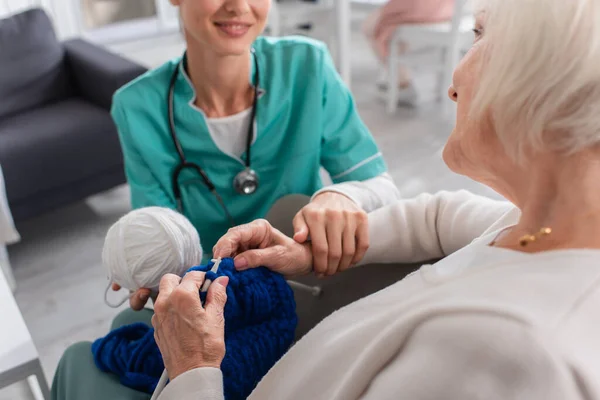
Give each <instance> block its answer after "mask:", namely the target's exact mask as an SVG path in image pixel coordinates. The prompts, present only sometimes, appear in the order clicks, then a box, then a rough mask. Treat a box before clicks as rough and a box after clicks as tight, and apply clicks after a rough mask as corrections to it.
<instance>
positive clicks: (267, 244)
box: [213, 219, 312, 277]
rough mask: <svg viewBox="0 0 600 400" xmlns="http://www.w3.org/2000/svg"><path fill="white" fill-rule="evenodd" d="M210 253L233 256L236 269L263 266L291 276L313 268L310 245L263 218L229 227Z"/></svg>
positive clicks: (302, 273) (304, 273)
mask: <svg viewBox="0 0 600 400" xmlns="http://www.w3.org/2000/svg"><path fill="white" fill-rule="evenodd" d="M213 256H214V257H217V258H218V257H233V258H234V264H235V268H236V269H237V270H238V271H242V270H245V269H248V268H256V267H260V266H264V267H267V268H269V269H270V270H271V271H275V272H279V273H280V274H282V275H284V276H286V277H294V276H301V275H307V274H309V273H310V272H311V270H312V253H311V246H310V245H309V244H305V245H301V244H299V243H297V242H295V241H294V240H293V239H291V238H289V237H287V236H285V235H284V234H283V233H281V232H280V231H278V230H277V229H275V228H273V227H272V226H271V224H270V223H269V222H267V221H266V220H263V219H261V220H256V221H254V222H251V223H249V224H245V225H240V226H237V227H235V228H231V229H230V230H229V231H228V232H227V233H226V234H225V235H224V236H223V237H221V239H219V241H218V242H217V244H216V245H215V247H214V248H213Z"/></svg>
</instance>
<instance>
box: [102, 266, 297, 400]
mask: <svg viewBox="0 0 600 400" xmlns="http://www.w3.org/2000/svg"><path fill="white" fill-rule="evenodd" d="M212 266H213V263H212V262H210V263H209V264H208V265H203V266H198V267H193V268H190V269H189V270H188V271H187V272H190V271H204V272H206V278H207V279H210V280H212V281H214V280H215V279H216V278H217V277H219V276H224V275H226V276H228V277H229V285H228V286H227V303H226V305H225V310H224V317H225V347H226V354H225V358H224V359H223V362H222V363H221V371H222V372H223V385H224V391H225V399H227V400H238V399H240V400H241V399H246V398H247V397H248V396H249V395H250V393H251V392H252V390H254V388H255V387H256V385H257V384H258V382H259V381H260V380H261V379H262V378H263V376H264V375H266V373H267V372H268V371H269V369H271V367H273V365H275V363H276V362H277V361H278V360H279V359H280V358H281V357H282V356H283V355H284V354H285V352H286V351H287V350H288V349H289V347H290V346H291V345H292V342H293V340H294V334H295V330H296V325H297V323H298V319H297V316H296V303H295V301H294V293H293V291H292V289H291V288H290V286H289V285H288V284H287V282H286V281H285V279H284V278H283V276H281V275H280V274H278V273H275V272H272V271H269V270H268V269H267V268H264V267H260V268H254V269H249V270H246V271H242V272H238V271H237V270H236V269H235V268H234V266H233V260H232V259H231V258H225V259H223V260H222V261H221V264H220V265H219V270H218V272H217V273H214V272H211V271H210V269H211V268H212ZM187 272H186V273H187ZM200 298H201V300H202V303H204V301H205V300H206V293H200ZM92 352H93V355H94V361H95V363H96V366H97V367H98V368H99V369H100V370H102V371H104V372H111V373H114V374H116V375H118V376H119V379H120V381H121V383H122V384H123V385H125V386H127V387H130V388H133V389H136V390H140V391H143V392H146V393H152V392H153V391H154V389H155V388H156V385H157V384H158V380H159V378H160V375H161V374H162V371H163V369H164V364H163V360H162V356H161V354H160V351H159V350H158V346H157V345H156V342H155V341H154V329H152V328H151V327H149V326H148V325H145V324H143V323H136V324H131V325H127V326H124V327H121V328H118V329H115V330H113V331H112V332H110V333H109V334H108V335H107V336H105V337H103V338H100V339H98V340H96V341H95V342H94V343H93V344H92Z"/></svg>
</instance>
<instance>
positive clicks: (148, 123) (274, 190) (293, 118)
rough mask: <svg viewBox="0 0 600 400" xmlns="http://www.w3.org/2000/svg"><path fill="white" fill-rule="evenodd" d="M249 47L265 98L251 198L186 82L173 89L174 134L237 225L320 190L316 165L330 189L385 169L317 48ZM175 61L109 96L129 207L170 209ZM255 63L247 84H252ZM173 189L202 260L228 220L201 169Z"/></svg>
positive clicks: (299, 43) (297, 40)
mask: <svg viewBox="0 0 600 400" xmlns="http://www.w3.org/2000/svg"><path fill="white" fill-rule="evenodd" d="M253 47H254V49H255V53H254V54H255V57H257V61H258V68H259V73H260V75H259V77H260V83H259V93H261V95H260V97H259V99H258V103H257V111H256V126H257V132H256V137H255V139H254V142H253V144H252V147H251V163H252V168H253V169H254V170H255V171H256V172H257V173H258V176H259V179H260V186H259V188H258V190H257V191H256V192H255V193H254V194H252V195H249V196H247V195H240V194H238V193H237V192H236V191H235V190H234V188H233V180H234V177H235V176H236V174H238V173H239V172H240V171H242V170H243V169H244V165H243V163H242V161H240V159H238V158H234V157H232V156H231V155H228V154H225V153H223V152H222V151H221V150H219V148H218V147H217V146H216V145H215V143H214V141H213V140H212V138H211V135H210V133H209V132H208V128H207V124H206V120H205V115H204V114H203V113H202V112H201V110H199V109H198V108H196V107H194V106H193V101H194V99H195V91H194V88H193V86H192V85H191V82H190V81H189V79H188V78H187V75H185V74H182V73H180V74H179V75H178V78H177V81H176V84H175V95H174V99H175V106H174V110H175V121H176V134H177V137H178V139H179V141H180V143H181V146H182V147H183V151H184V153H185V156H186V158H187V160H188V161H191V162H193V163H196V164H198V165H200V166H201V167H202V168H203V169H204V170H205V171H206V173H207V174H208V176H209V178H210V179H211V180H212V182H213V183H214V185H215V186H216V189H217V191H218V193H219V194H220V195H221V197H222V198H223V200H224V202H225V204H226V205H227V208H228V209H229V212H230V213H231V214H232V216H233V218H234V220H235V223H236V224H242V223H247V222H250V221H252V220H255V219H257V218H264V217H265V215H266V214H267V212H268V211H269V209H270V208H271V206H272V205H273V204H274V203H275V202H276V201H277V200H278V199H279V198H281V197H283V196H285V195H289V194H304V195H308V196H310V195H312V194H314V193H315V192H316V191H317V190H319V189H320V188H322V187H323V183H322V181H321V176H320V173H319V169H320V167H321V166H323V167H324V168H325V169H326V170H327V171H328V173H329V174H330V175H331V177H332V179H333V181H334V182H335V183H339V182H344V181H356V180H366V179H369V178H373V177H376V176H378V175H380V174H382V173H384V172H385V171H386V170H387V167H386V164H385V162H384V160H383V157H382V155H381V153H380V151H379V149H378V147H377V145H376V143H375V141H374V139H373V137H372V136H371V133H370V132H369V130H368V129H367V127H366V126H365V124H364V123H363V121H362V120H361V118H360V117H359V115H358V113H357V110H356V105H355V103H354V100H353V98H352V95H351V93H350V91H349V90H348V88H347V87H346V85H345V84H344V82H343V81H342V79H341V77H340V76H339V74H338V73H337V71H336V69H335V66H334V64H333V61H332V59H331V57H330V55H329V53H328V51H327V48H326V46H325V45H324V44H323V43H321V42H318V41H315V40H312V39H309V38H304V37H288V38H267V37H259V38H257V40H256V41H255V43H254V45H253ZM180 62H181V57H179V58H177V59H175V60H172V61H170V62H167V63H166V64H164V65H162V66H161V67H159V68H157V69H154V70H152V71H149V72H147V73H145V74H144V75H142V76H140V77H138V78H137V79H135V80H133V81H132V82H130V83H129V84H127V85H126V86H124V87H122V88H121V89H119V90H118V91H117V93H116V94H115V96H114V99H113V107H112V116H113V119H114V121H115V123H116V126H117V129H118V132H119V138H120V141H121V146H122V150H123V156H124V164H125V174H126V177H127V180H128V183H129V185H130V188H131V204H132V207H133V208H134V209H135V208H140V207H148V206H161V207H169V208H173V209H176V203H175V197H174V194H173V182H172V180H173V171H174V169H175V168H176V167H177V166H178V165H179V163H180V160H179V156H178V153H177V151H176V149H175V147H174V144H173V141H172V139H171V136H170V133H169V124H168V108H167V104H168V103H167V97H168V89H169V83H170V80H171V76H172V74H173V72H174V69H175V68H180V64H181V63H180ZM251 64H252V70H251V74H250V77H249V80H250V82H251V83H252V84H254V82H255V78H256V71H255V68H254V63H253V62H252V63H251ZM242 159H244V160H245V154H244V155H243V156H242ZM179 184H180V188H181V196H182V203H183V213H184V214H185V216H186V217H187V218H188V219H189V220H190V221H191V222H192V224H193V225H194V226H195V227H196V229H197V230H198V233H199V235H200V241H201V245H202V248H203V251H204V255H205V257H204V261H206V260H207V259H209V258H210V257H212V248H213V246H214V245H215V244H216V242H217V241H218V239H219V238H220V237H221V236H222V235H223V234H225V233H226V232H227V230H228V228H230V225H229V222H228V220H227V218H226V216H225V213H224V212H223V209H222V208H221V206H220V205H219V203H218V202H217V200H216V199H215V197H214V196H213V194H212V193H211V192H210V191H209V190H208V189H207V187H206V186H205V185H204V183H203V181H202V179H201V178H200V176H199V175H198V173H197V172H195V171H194V170H191V169H185V170H184V171H183V172H182V174H181V176H180V178H179Z"/></svg>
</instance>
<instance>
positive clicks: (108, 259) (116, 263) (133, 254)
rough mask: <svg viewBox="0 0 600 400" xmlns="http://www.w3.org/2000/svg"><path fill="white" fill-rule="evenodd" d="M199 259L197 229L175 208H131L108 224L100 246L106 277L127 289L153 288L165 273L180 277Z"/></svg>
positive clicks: (196, 263) (197, 262)
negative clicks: (111, 224)
mask: <svg viewBox="0 0 600 400" xmlns="http://www.w3.org/2000/svg"><path fill="white" fill-rule="evenodd" d="M201 260H202V247H201V245H200V238H199V236H198V232H197V231H196V229H195V228H194V226H193V225H192V224H191V223H190V221H189V220H188V219H187V218H186V217H185V216H183V215H181V214H179V213H178V212H176V211H173V210H171V209H168V208H163V207H145V208H140V209H137V210H133V211H131V212H129V213H128V214H126V215H125V216H123V217H122V218H121V219H119V220H118V221H117V222H116V223H115V224H114V225H113V226H111V227H110V229H109V230H108V233H107V234H106V238H105V240H104V248H103V249H102V263H103V264H104V267H105V268H106V269H107V271H108V274H109V278H110V279H111V280H112V281H113V282H114V283H117V284H119V285H120V286H121V287H123V288H126V289H129V290H137V289H139V288H149V289H154V290H155V289H157V288H158V285H159V283H160V279H161V278H162V277H163V275H165V274H167V273H172V274H177V275H179V276H182V275H183V274H184V273H185V271H186V270H187V269H188V268H190V267H192V266H194V265H198V264H199V263H200V262H201Z"/></svg>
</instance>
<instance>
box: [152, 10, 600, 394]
mask: <svg viewBox="0 0 600 400" xmlns="http://www.w3.org/2000/svg"><path fill="white" fill-rule="evenodd" d="M599 20H600V0H569V1H565V0H487V1H481V2H480V3H479V13H478V19H477V24H476V27H475V42H474V45H473V47H472V49H471V50H470V51H469V52H468V54H467V55H466V56H465V57H464V59H463V60H462V61H461V63H460V65H459V66H458V67H457V69H456V72H455V74H454V81H453V85H452V87H451V88H450V90H449V95H450V98H451V99H452V100H454V101H455V102H457V104H458V118H457V124H456V128H455V129H454V131H453V132H452V134H451V135H450V138H449V140H448V143H447V144H446V147H445V150H444V160H445V162H446V164H447V165H448V166H449V168H451V169H452V170H453V171H455V172H457V173H460V174H464V175H466V176H469V177H471V178H472V179H474V180H476V181H478V182H481V183H484V184H486V185H488V186H489V187H491V188H493V189H495V190H496V191H498V192H499V193H500V194H502V195H503V196H504V197H505V198H506V199H507V200H508V202H505V203H504V202H494V201H491V200H488V199H485V198H481V197H477V196H475V195H472V194H470V193H468V192H465V191H461V192H457V193H449V192H442V193H437V194H435V195H428V194H424V195H421V196H419V197H417V198H414V199H408V200H402V201H399V202H398V203H396V204H394V205H391V206H388V207H386V208H383V209H380V210H377V211H374V212H372V213H371V214H370V215H369V226H370V238H371V246H370V249H369V250H368V252H367V254H366V256H365V259H363V263H368V262H375V261H376V262H409V261H418V260H429V259H434V258H440V257H444V258H443V259H442V260H441V261H439V262H437V263H435V264H432V265H425V266H423V267H422V268H421V269H420V270H419V271H417V272H415V273H413V274H411V275H410V276H408V277H407V278H405V279H404V280H402V281H400V282H398V283H396V284H394V285H392V286H390V287H388V288H386V289H384V290H382V291H380V292H378V293H375V294H373V295H371V296H369V297H367V298H364V299H362V300H360V301H358V302H356V303H354V304H351V305H349V306H347V307H345V308H343V309H341V310H339V311H337V312H335V313H334V314H333V315H331V316H330V317H328V318H327V319H325V320H324V321H323V322H321V323H320V324H319V325H318V326H317V327H315V328H314V329H313V330H312V331H311V332H309V333H308V334H307V335H306V336H305V337H304V338H303V339H301V340H300V341H299V342H298V343H297V344H296V345H295V346H294V347H293V348H292V349H291V350H290V351H289V352H288V353H287V354H286V355H285V356H284V357H283V358H282V359H281V360H280V361H279V362H278V363H277V364H276V365H275V366H274V367H273V368H272V370H271V371H270V372H269V373H268V374H267V375H266V376H265V377H264V379H263V380H262V381H261V382H260V383H259V384H258V386H257V387H256V389H255V391H254V392H253V394H252V395H251V397H250V398H251V399H285V400H290V399H327V400H335V399H337V400H350V399H361V400H366V399H374V400H375V399H377V400H381V399H397V398H403V399H419V400H424V399H432V400H433V399H461V400H466V399H486V400H490V399H502V400H509V399H528V400H552V399H557V400H559V399H560V400H564V399H600V361H599V360H600V344H599V341H598V337H600V314H599V313H598V307H599V305H600V268H599V267H600V146H599V143H600V68H599V67H598V66H599V65H600V24H598V23H597V21H599ZM312 245H313V246H315V245H316V244H315V243H313V244H312ZM311 252H312V248H311V246H310V244H304V245H301V244H298V243H297V242H295V241H294V240H292V239H290V238H288V237H286V236H284V235H283V234H281V233H280V232H278V231H277V230H275V229H273V228H272V227H271V226H270V225H269V224H268V223H267V222H264V221H256V222H253V223H250V224H248V225H244V226H240V227H238V228H235V229H233V230H231V231H230V232H229V233H227V234H226V235H225V236H224V237H223V238H222V239H221V240H220V241H219V242H218V243H217V245H216V247H215V255H216V256H222V257H225V256H233V257H235V261H236V265H237V267H238V268H239V269H246V268H251V267H254V266H257V265H265V266H268V267H270V268H272V269H273V270H276V271H279V272H281V273H283V274H285V275H287V276H297V275H301V274H308V273H310V272H311V262H312V259H313V257H312V254H311ZM202 280H203V276H202V275H200V274H189V275H187V276H186V277H185V278H184V279H183V281H180V279H179V278H177V277H175V276H172V275H167V276H165V277H164V278H163V282H162V285H163V288H167V289H168V290H164V291H163V292H161V293H160V295H159V297H158V300H157V302H156V307H155V316H154V319H153V324H154V326H155V328H156V333H157V337H158V339H159V341H158V344H159V347H160V349H161V352H162V354H163V357H164V360H165V364H166V367H167V370H168V372H169V375H170V378H171V382H170V384H169V385H168V386H167V387H166V389H165V391H164V392H163V393H162V395H161V397H160V399H161V400H172V399H173V400H174V399H178V400H183V399H222V396H223V395H222V387H221V385H222V382H221V381H222V378H221V372H220V370H219V365H220V360H222V358H223V356H224V347H223V320H222V312H218V310H219V308H222V307H223V305H224V304H225V302H226V298H225V295H224V293H225V291H224V286H226V285H227V282H226V281H219V280H217V282H216V284H214V283H213V285H212V286H211V290H212V292H213V295H212V301H211V302H210V303H211V304H210V305H207V309H203V308H202V306H201V305H200V301H199V299H198V295H197V293H194V291H187V292H186V291H185V290H184V289H183V287H184V285H185V286H186V287H188V286H189V285H190V284H191V283H193V284H195V285H197V286H198V287H199V286H200V285H201V284H202ZM182 299H185V300H186V301H182ZM181 304H194V305H195V306H193V307H190V306H186V307H182V306H181ZM214 310H217V311H214ZM198 327H203V330H202V334H201V335H199V334H198V333H197V332H198Z"/></svg>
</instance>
